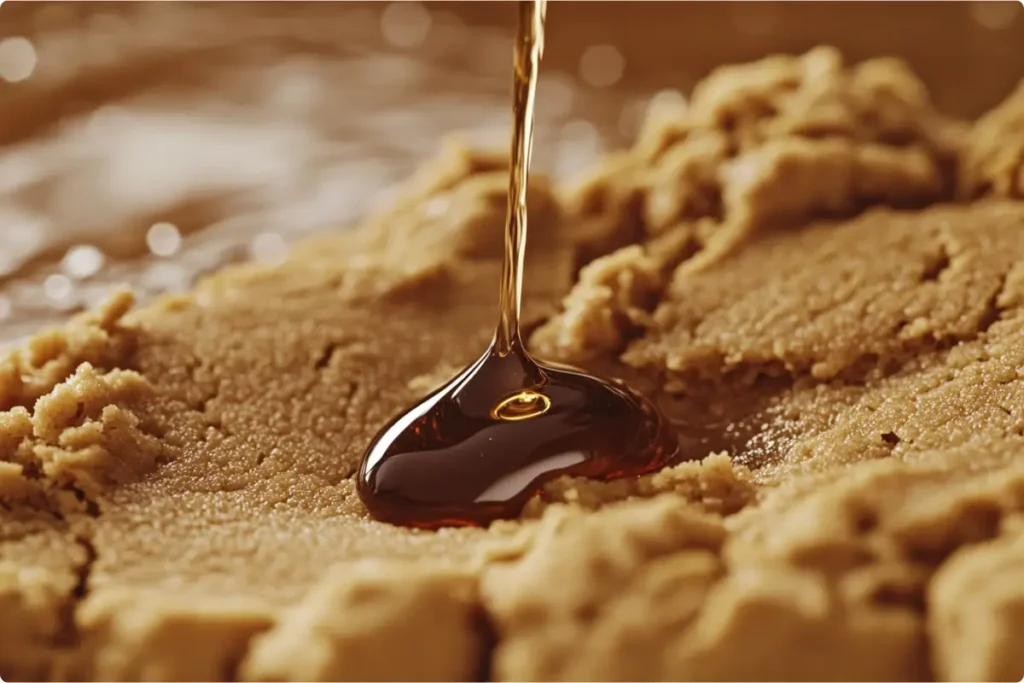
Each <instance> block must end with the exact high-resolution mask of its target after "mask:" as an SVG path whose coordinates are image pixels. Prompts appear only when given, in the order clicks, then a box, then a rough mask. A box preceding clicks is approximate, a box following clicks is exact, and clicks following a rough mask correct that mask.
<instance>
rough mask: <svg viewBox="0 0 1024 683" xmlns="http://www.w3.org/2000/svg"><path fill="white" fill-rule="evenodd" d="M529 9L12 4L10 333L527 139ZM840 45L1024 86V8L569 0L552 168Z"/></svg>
mask: <svg viewBox="0 0 1024 683" xmlns="http://www.w3.org/2000/svg"><path fill="white" fill-rule="evenodd" d="M514 28H515V8H514V6H513V5H512V4H511V3H508V2H460V3H447V2H426V3H417V2H403V3H383V2H378V3H355V2H351V3H301V2H287V3H284V2H281V3H273V2H261V3H247V2H235V3H155V2H153V3H150V2H137V3H133V2H119V3H51V2H15V1H8V2H5V3H4V4H3V6H2V7H0V343H3V342H4V341H10V340H13V339H17V338H19V337H21V336H23V335H25V334H27V333H29V332H31V331H33V330H35V329H37V328H39V327H40V326H42V325H44V324H47V323H50V322H54V321H57V320H59V319H60V318H62V317H64V316H67V315H69V314H70V313H72V312H75V311H78V310H81V309H82V308H84V307H87V306H89V305H92V304H93V303H95V302H96V301H98V300H100V299H102V298H103V297H104V296H105V294H106V293H107V292H108V291H109V290H110V288H111V287H114V286H118V285H119V284H122V283H130V284H131V285H133V286H134V287H135V288H136V290H137V291H138V292H139V294H140V297H141V298H145V297H147V296H152V295H153V294H156V293H159V292H165V291H177V290H182V289H186V288H188V287H189V286H190V284H191V283H192V282H193V281H194V280H195V278H197V277H198V276H199V275H201V274H202V273H205V272H208V271H210V270H212V269H214V268H217V267H219V266H221V265H224V264H226V263H230V262H233V261H238V260H245V259H259V260H263V261H268V262H274V261H277V260H280V259H282V258H283V257H284V256H285V255H286V253H287V249H288V244H289V242H291V241H292V240H294V239H296V238H298V237H300V236H302V235H305V234H308V233H310V232H314V231H320V230H327V229H339V228H343V227H344V226H346V225H351V224H352V223H353V222H355V221H356V220H358V218H359V217H360V216H361V215H362V214H364V213H366V212H367V211H369V210H372V209H374V208H376V207H379V206H380V205H381V204H383V203H386V202H387V201H388V199H389V198H390V197H392V196H394V193H395V191H396V187H397V186H398V185H400V183H401V181H402V180H403V179H404V178H406V177H407V176H408V175H409V174H410V173H411V172H412V171H413V170H414V169H415V168H416V167H417V165H419V164H421V163H422V162H423V161H425V160H427V159H429V158H430V157H431V156H432V155H433V154H434V153H436V151H437V150H438V147H439V144H440V140H441V138H443V137H444V136H445V135H447V134H449V133H453V132H456V131H460V132H461V134H462V136H463V137H464V138H465V139H466V140H467V141H469V142H471V143H474V144H478V145H482V146H492V147H498V148H505V147H506V146H507V144H508V137H509V122H510V111H509V109H510V102H509V92H510V82H511V73H510V66H511V58H512V56H511V51H512V34H513V31H514ZM818 44H833V45H836V46H837V47H839V48H840V49H842V50H843V52H844V53H845V55H846V57H847V59H848V60H850V61H857V60H860V59H864V58H867V57H871V56H876V55H895V56H899V57H902V58H904V59H906V60H907V61H908V62H910V64H911V65H912V66H913V68H914V69H915V70H916V71H917V73H918V74H919V75H920V76H921V77H922V78H923V79H924V81H925V82H926V83H927V84H928V86H929V87H930V88H931V92H932V94H933V98H934V100H935V102H936V103H937V104H938V105H939V106H940V108H942V109H944V110H945V111H947V112H949V113H952V114H955V115H958V116H962V117H975V116H977V115H978V114H980V113H981V112H983V111H985V110H986V109H987V108H989V107H991V106H992V105H994V104H995V103H996V102H998V101H999V100H1000V99H1001V98H1002V97H1003V96H1005V95H1006V94H1007V93H1008V92H1009V91H1010V89H1011V88H1012V87H1013V86H1014V84H1015V83H1016V82H1017V81H1019V80H1020V79H1021V78H1024V6H1022V5H1021V4H1020V3H1019V2H906V3H902V2H872V3H867V2H864V3H861V2H845V3H817V2H791V3H775V2H754V3H744V2H718V3H697V2H688V3H672V2H657V3H647V2H554V3H552V4H551V5H549V9H548V39H547V44H546V52H545V60H544V63H543V65H542V69H541V74H542V77H541V85H540V89H539V100H538V117H539V120H538V124H537V136H538V144H537V153H536V156H537V158H536V161H535V168H537V169H539V170H541V171H544V172H547V173H550V174H553V175H555V176H556V177H558V178H560V179H571V178H572V176H573V175H574V174H576V173H578V172H579V171H580V169H582V168H583V167H585V166H586V165H587V164H589V163H591V162H592V161H593V159H594V158H595V157H596V156H598V155H600V154H601V153H602V152H603V151H605V150H609V149H615V148H619V147H622V146H625V145H627V144H629V142H630V141H631V140H632V138H633V136H634V135H635V133H636V130H637V127H638V125H639V123H640V120H641V118H642V116H643V112H644V111H645V109H646V107H647V106H649V104H650V103H651V101H652V100H654V101H658V100H664V101H677V102H678V101H680V100H681V99H683V98H685V96H686V94H687V93H688V92H689V90H690V88H691V87H692V86H693V84H694V83H695V82H696V81H697V80H699V79H700V78H701V77H703V76H704V75H705V74H707V72H708V71H709V70H710V69H712V68H713V67H714V66H716V65H718V64H722V63H727V62H735V61H746V60H752V59H756V58H759V57H761V56H764V55H766V54H770V53H773V52H801V51H804V50H806V49H808V48H810V47H812V46H814V45H818Z"/></svg>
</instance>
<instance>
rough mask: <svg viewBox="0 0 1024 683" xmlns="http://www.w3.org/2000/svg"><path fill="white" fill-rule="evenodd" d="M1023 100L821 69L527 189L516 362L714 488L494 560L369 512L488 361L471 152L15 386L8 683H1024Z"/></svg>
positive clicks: (675, 123) (117, 310) (3, 478)
mask: <svg viewBox="0 0 1024 683" xmlns="http://www.w3.org/2000/svg"><path fill="white" fill-rule="evenodd" d="M1020 92H1022V91H1018V93H1017V94H1016V95H1014V96H1012V97H1011V98H1010V99H1008V100H1007V102H1006V103H1004V104H1003V105H1002V106H1001V107H1000V108H999V109H997V110H995V111H994V112H993V113H991V114H989V115H988V116H986V117H984V118H982V119H981V120H980V121H979V122H978V123H976V124H974V125H967V124H962V123H958V122H954V121H949V120H946V119H944V118H943V117H942V116H941V115H939V114H938V113H936V112H935V111H933V110H932V108H931V107H930V105H929V104H928V97H927V93H926V91H925V90H924V88H923V87H922V86H921V84H920V83H919V82H918V81H917V79H916V78H915V77H914V76H913V75H912V74H910V73H909V72H908V71H907V69H906V68H905V67H904V66H902V65H901V64H899V63H898V62H893V61H890V60H872V61H869V62H865V63H863V64H859V65H853V66H849V67H846V66H843V64H842V62H841V60H840V59H839V57H838V55H837V54H836V53H835V52H834V51H832V50H830V49H825V48H822V49H817V50H814V51H812V52H810V53H808V54H806V55H804V56H802V57H773V58H770V59H768V60H765V61H762V62H759V63H757V64H753V65H746V66H740V67H729V68H725V69H722V70H720V71H718V72H716V73H715V74H713V75H712V76H710V77H709V78H708V79H707V80H706V81H705V82H704V83H702V84H701V85H699V86H698V87H697V89H696V90H695V92H694V96H693V98H692V101H691V105H690V107H689V108H688V109H687V110H685V111H682V112H677V113H676V115H675V118H668V119H666V118H652V119H651V120H650V121H649V123H648V125H647V126H646V127H645V129H644V132H643V134H642V135H641V136H640V139H639V141H638V143H637V144H636V146H635V147H634V148H633V149H631V150H629V151H627V152H624V153H620V154H618V155H616V156H614V157H611V158H609V159H608V160H607V162H606V163H605V164H603V165H602V166H601V167H600V168H598V169H596V170H595V173H594V175H593V177H592V178H591V180H589V181H588V183H587V184H585V185H584V187H582V188H581V189H579V190H578V191H576V192H574V193H573V194H571V195H569V196H566V197H562V196H560V195H558V194H556V192H555V191H554V190H553V189H552V188H551V187H550V186H549V185H548V184H547V183H545V182H544V181H543V180H542V179H539V178H538V179H536V180H535V182H534V184H533V186H532V188H531V196H530V208H531V216H530V227H531V239H530V243H529V245H530V246H529V252H528V255H527V262H528V264H529V266H528V273H529V276H528V279H527V287H526V291H525V309H524V315H525V319H524V324H525V326H526V329H527V330H529V331H533V334H532V335H531V340H532V341H531V343H532V345H533V346H534V348H535V350H537V351H538V352H539V353H540V354H541V355H543V356H545V357H549V358H552V359H562V360H571V361H575V362H579V363H582V364H584V365H586V366H588V367H590V368H592V369H593V370H595V371H597V372H601V373H609V374H617V375H620V376H622V377H624V378H626V379H627V380H628V381H630V382H631V383H633V384H635V385H636V386H637V387H639V388H641V389H642V390H644V391H645V392H646V393H648V394H649V395H650V396H651V397H652V398H653V399H654V400H656V401H657V402H658V403H659V405H660V406H661V407H662V409H663V410H664V411H665V413H666V414H667V415H668V416H669V417H670V418H671V419H672V420H673V421H674V422H675V423H676V424H677V425H678V426H679V429H680V433H681V435H682V437H683V438H684V443H685V444H686V448H687V452H688V453H689V454H690V455H691V456H692V457H693V460H692V461H690V462H685V463H683V464H680V465H677V466H675V467H672V468H668V469H666V470H664V471H661V472H658V473H655V474H652V475H649V476H646V477H642V478H639V479H635V480H629V481H616V482H610V483H598V482H594V481H587V480H573V479H561V480H557V481H554V482H550V483H549V484H548V485H547V486H546V487H545V488H544V490H543V491H541V492H540V493H539V495H538V496H537V497H536V498H534V499H533V500H532V501H531V502H530V503H529V504H528V505H527V506H526V508H525V510H524V511H523V514H522V516H521V518H520V519H516V520H506V521H502V522H498V523H495V524H493V525H492V526H491V527H490V528H488V529H465V528H463V529H445V530H441V531H438V532H423V531H416V530H409V529H403V528H397V527H392V526H388V525H385V524H380V523H377V522H375V521H373V520H372V519H370V518H369V517H368V515H367V513H366V512H365V510H364V509H363V507H362V505H361V503H360V502H359V500H358V497H357V496H356V495H355V491H354V486H353V483H352V475H353V473H354V472H355V469H356V467H357V465H358V461H359V458H360V456H361V454H362V451H363V448H364V447H365V446H366V444H367V443H368V441H369V439H370V438H371V437H372V435H373V433H374V432H375V431H376V430H377V429H378V428H379V426H380V425H382V424H383V423H384V422H386V421H387V420H388V419H389V418H390V417H392V416H393V415H394V414H395V413H396V412H397V411H399V410H401V409H402V408H404V407H405V406H407V405H408V404H409V403H410V402H412V401H415V400H416V399H417V398H419V397H420V396H422V395H423V394H424V393H425V392H427V391H429V390H430V389H431V388H433V387H434V386H436V385H438V384H439V383H441V382H442V381H444V380H445V379H447V378H448V377H450V376H451V375H452V374H453V373H454V372H456V371H457V370H458V369H459V368H460V367H462V365H463V364H465V363H467V362H469V361H471V360H473V359H474V358H475V357H476V356H477V355H478V354H479V353H480V352H481V350H482V349H483V348H485V345H486V343H487V342H488V340H489V338H490V336H491V334H492V332H493V325H494V323H495V321H496V316H495V304H496V299H497V284H498V279H499V273H500V270H501V262H500V259H501V256H502V249H501V244H500V239H499V238H500V234H501V229H502V223H503V218H504V208H505V207H504V193H505V187H506V183H507V173H506V168H505V162H504V161H503V160H502V159H501V158H496V157H493V156H484V155H479V154H474V153H471V152H469V151H467V150H466V149H465V148H463V147H461V146H459V145H458V144H455V143H453V144H451V145H449V146H447V147H446V148H445V150H444V152H443V154H442V156H441V158H439V159H438V160H437V161H436V162H435V163H434V164H431V165H430V166H429V167H428V169H427V170H426V171H425V172H424V173H423V174H422V175H421V176H419V177H418V178H416V179H415V180H414V182H413V183H412V186H411V189H410V191H409V193H408V194H407V196H406V197H405V198H403V199H401V200H399V201H398V202H396V204H395V205H394V206H393V207H392V208H391V209H390V210H389V211H387V212H385V213H383V214H381V215H379V216H375V217H373V218H372V219H370V220H368V221H367V223H366V224H365V225H364V226H363V227H362V228H360V229H358V230H356V231H353V232H351V233H345V234H338V235H332V236H327V237H322V238H318V239H316V240H314V241H311V242H309V243H306V244H303V245H298V246H297V247H296V248H295V249H294V250H293V253H292V255H291V257H290V258H289V260H288V261H286V262H285V263H284V264H282V265H280V266H275V267H265V266H257V265H245V266H239V267H234V268H230V269H227V270H225V271H223V272H221V273H218V274H216V275H214V276H212V277H210V278H209V279H208V280H206V281H205V282H203V283H202V284H201V285H200V286H198V287H197V289H196V290H195V291H193V292H191V293H189V294H187V295H181V296H174V297H167V298H165V299H163V300H161V301H159V302H157V303H155V304H153V305H150V306H148V307H146V308H143V309H141V310H138V311H134V312H130V311H129V308H130V307H131V298H130V296H129V295H128V294H118V295H116V296H114V298H113V299H112V300H111V302H110V303H109V304H108V305H107V306H105V307H104V308H102V309H100V310H99V311H97V312H95V313H92V314H89V315H86V316H83V317H81V318H78V319H76V320H73V321H71V322H69V323H68V324H67V325H66V326H65V327H64V328H62V329H60V330H56V331H53V332H46V333H43V334H41V335H39V336H38V337H36V338H35V339H34V340H32V341H30V342H29V343H28V345H27V346H26V347H25V348H23V349H21V350H17V351H13V352H9V353H8V354H7V355H5V356H4V357H3V358H0V410H2V411H3V412H0V675H2V676H3V677H4V678H5V679H6V680H22V679H53V680H232V679H237V680H254V681H260V680H345V679H348V680H399V679H401V680H414V679H423V680H477V679H480V678H481V677H488V678H493V679H496V680H557V679H573V680H576V679H578V680H608V679H613V680H644V679H666V680H751V679H755V680H852V679H858V680H929V679H936V680H1019V678H1020V676H1021V675H1024V650H1022V649H1021V648H1020V647H1019V643H1020V634H1021V633H1024V581H1021V580H1020V577H1021V575H1022V574H1024V550H1022V549H1024V544H1022V541H1024V535H1022V534H1024V436H1022V434H1024V408H1022V406H1024V370H1022V368H1024V345H1022V344H1021V343H1020V341H1019V340H1020V339H1021V338H1022V337H1024V267H1021V266H1020V264H1021V263H1022V262H1024V241H1022V240H1021V239H1020V238H1019V235H1020V234H1021V233H1022V231H1024V203H1022V202H1021V201H1020V198H1021V192H1020V188H1021V184H1020V182H1019V178H1018V176H1019V174H1020V168H1021V153H1020V149H1018V147H1019V146H1018V147H1014V146H1013V145H1010V144H1009V142H1012V141H1013V140H1014V139H1015V138H1014V137H1013V136H1014V135H1018V134H1019V133H1020V126H1019V124H1020V122H1021V121H1022V120H1024V119H1022V116H1024V113H1022V112H1024V109H1022V107H1024V101H1022V100H1021V99H1020V94H1019V93H1020ZM996 139H999V140H1004V141H1009V142H1008V143H1007V144H1008V146H1005V145H1004V146H998V145H996V144H995V142H994V141H995V140H996ZM1014 150H1017V151H1014ZM1014 178H1018V179H1017V180H1014ZM954 199H957V200H958V201H960V202H961V203H959V204H955V203H953V200H954Z"/></svg>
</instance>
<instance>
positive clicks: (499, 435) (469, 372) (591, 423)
mask: <svg viewBox="0 0 1024 683" xmlns="http://www.w3.org/2000/svg"><path fill="white" fill-rule="evenodd" d="M545 11H546V3H545V2H544V0H540V1H539V2H522V3H520V4H519V32H518V36H517V40H516V45H515V54H514V59H513V66H514V75H513V113H514V123H513V130H512V148H511V167H510V178H509V193H508V216H507V220H506V225H505V259H504V264H503V268H502V276H501V288H500V292H499V317H498V326H497V329H496V331H495V335H494V341H493V342H492V344H491V346H490V348H488V349H487V351H486V352H485V353H484V354H483V356H481V357H480V358H479V359H478V360H477V361H476V362H475V363H473V364H472V365H470V366H469V367H467V368H466V369H465V370H463V371H462V372H461V373H459V375H457V376H456V377H455V378H454V379H452V380H451V381H449V382H448V383H447V384H445V385H444V386H442V387H441V388H439V389H438V390H436V391H435V392H434V393H433V394H431V395H430V396H428V397H427V398H426V399H424V400H423V401H422V402H421V403H419V404H417V405H415V406H413V407H412V408H411V409H409V410H408V411H407V412H405V413H403V414H401V415H399V416H398V417H396V418H395V419H393V420H392V421H391V422H390V423H389V424H388V425H387V426H385V427H384V428H383V429H382V430H381V431H380V432H379V433H378V435H377V436H376V437H375V438H374V440H373V442H372V443H371V444H370V446H369V448H368V449H367V451H366V454H365V455H364V457H363V461H362V463H361V465H360V468H359V473H358V480H357V486H358V491H359V495H360V497H361V498H362V500H363V502H364V504H365V505H366V506H367V508H368V509H369V511H370V513H371V514H372V515H373V516H374V517H376V518H377V519H379V520H381V521H386V522H391V523H395V524H402V525H407V526H415V527H421V528H438V527H442V526H467V525H486V524H488V523H490V522H491V521H493V520H495V519H500V518H506V517H514V516H516V515H517V514H519V512H520V511H521V509H522V507H523V505H525V503H526V501H527V500H529V499H530V497H532V496H533V495H535V494H536V493H537V492H538V491H540V489H541V487H542V486H543V484H544V483H545V482H547V481H550V480H551V479H554V478H556V477H558V476H561V475H572V476H582V477H590V478H594V479H602V480H607V479H614V478H619V477H628V476H637V475H640V474H645V473H648V472H652V471H656V470H658V469H660V468H662V467H664V466H666V465H669V464H672V463H674V462H675V461H676V460H677V459H678V457H679V445H678V440H677V436H676V434H675V432H674V431H673V430H672V428H671V427H670V426H669V424H668V422H667V421H666V420H665V419H664V418H663V417H662V415H661V414H660V413H659V412H658V410H657V409H656V408H655V407H654V405H653V404H652V403H651V402H650V401H648V400H647V399H646V398H644V397H643V396H642V395H640V394H639V393H637V392H636V391H634V390H633V389H631V388H629V387H628V386H626V385H625V384H624V383H622V382H620V381H618V380H603V379H599V378H597V377H594V376H592V375H588V374H587V373H585V372H583V371H582V370H578V369H575V368H570V367H567V366H561V365H559V366H555V365H551V364H546V363H542V362H538V361H536V360H534V359H533V358H532V357H531V356H530V354H529V353H528V352H527V350H526V348H525V345H524V344H523V342H522V339H521V337H520V330H519V309H520V304H521V299H522V281H523V266H524V263H523V257H524V253H525V247H526V229H527V211H526V187H527V177H528V173H529V166H530V153H531V148H532V141H533V117H534V112H533V109H534V102H535V97H536V87H537V76H538V70H539V65H540V59H541V54H542V52H543V42H544V20H545Z"/></svg>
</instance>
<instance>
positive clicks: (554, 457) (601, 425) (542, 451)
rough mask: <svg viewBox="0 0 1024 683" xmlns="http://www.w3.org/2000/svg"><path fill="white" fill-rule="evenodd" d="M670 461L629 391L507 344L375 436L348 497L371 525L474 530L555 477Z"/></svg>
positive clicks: (657, 431)
mask: <svg viewBox="0 0 1024 683" xmlns="http://www.w3.org/2000/svg"><path fill="white" fill-rule="evenodd" d="M680 455H681V454H680V451H679V447H678V442H677V437H676V432H675V430H674V429H673V428H672V426H671V425H669V424H668V423H667V421H666V420H665V419H664V418H663V417H662V416H661V414H660V413H659V412H658V410H657V409H656V408H655V407H654V405H653V404H652V403H651V402H650V401H649V400H647V399H646V398H645V397H644V396H642V395H641V394H640V393H638V392H636V391H634V390H633V389H631V388H630V387H628V386H627V385H625V384H624V383H622V382H619V381H617V380H604V379H600V378H597V377H594V376H592V375H589V374H587V373H585V372H583V371H582V370H577V369H575V368H571V367H568V366H561V365H553V364H548V363H543V362H540V361H534V360H533V359H532V358H530V357H529V355H528V354H526V352H525V351H523V350H522V348H521V347H519V346H516V347H514V349H513V351H512V352H511V353H509V354H507V355H505V356H499V355H498V354H497V353H496V352H494V350H493V349H491V350H489V351H488V352H487V353H486V354H484V356H482V357H481V358H480V359H479V360H478V361H477V362H476V363H474V364H473V365H471V366H469V367H468V368H466V369H465V370H463V371H462V372H461V373H459V374H458V375H457V376H456V377H455V378H454V379H452V380H451V381H449V382H448V383H446V384H445V385H444V386H442V387H441V388H439V389H438V390H437V391H435V392H434V393H433V394H431V395H430V396H429V397H427V398H426V399H425V400H423V401H422V402H420V403H418V404H416V405H415V406H414V407H413V408H411V409H410V410H409V411H408V412H406V413H403V414H402V415H400V416H398V417H397V418H395V419H394V420H392V421H391V423H389V424H388V425H387V426H386V427H384V428H383V429H382V430H381V431H380V432H379V433H378V435H377V437H376V438H375V439H374V440H373V443H372V445H371V446H370V448H369V449H368V452H367V456H366V458H365V459H364V460H363V464H362V466H361V468H360V471H359V478H358V487H359V495H360V497H361V498H362V500H363V502H364V504H365V505H366V506H367V508H368V509H369V511H370V513H371V514H372V515H373V516H374V517H375V518H376V519H379V520H381V521H385V522H390V523H393V524H401V525H405V526H414V527H420V528H426V529H434V528H438V527H443V526H470V525H480V526H485V525H487V524H488V523H490V522H492V521H494V520H496V519H501V518H507V517H514V516H517V515H518V514H519V513H520V511H521V509H522V507H523V505H525V503H526V502H527V501H528V500H529V499H530V498H531V497H532V496H534V495H535V494H536V493H538V492H539V491H540V489H541V488H542V487H543V485H544V483H545V482H548V481H551V480H552V479H555V478H557V477H559V476H562V475H570V476H578V477H587V478H590V479H597V480H609V479H618V478H622V477H631V476H638V475H642V474H647V473H649V472H654V471H657V470H659V469H661V468H663V467H665V466H666V465H671V464H673V463H674V462H676V461H677V460H678V459H679V458H680Z"/></svg>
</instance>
